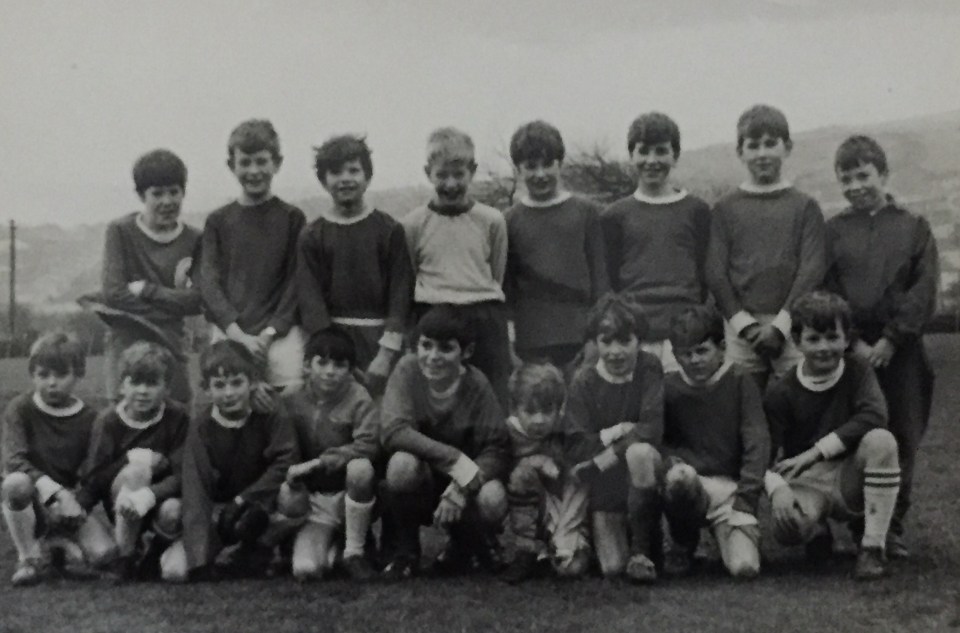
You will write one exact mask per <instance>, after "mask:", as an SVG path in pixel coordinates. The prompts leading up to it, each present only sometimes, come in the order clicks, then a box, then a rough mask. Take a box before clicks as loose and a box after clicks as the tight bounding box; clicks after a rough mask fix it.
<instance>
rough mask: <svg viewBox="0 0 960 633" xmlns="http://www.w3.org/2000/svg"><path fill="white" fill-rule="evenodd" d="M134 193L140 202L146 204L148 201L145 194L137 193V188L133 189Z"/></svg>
mask: <svg viewBox="0 0 960 633" xmlns="http://www.w3.org/2000/svg"><path fill="white" fill-rule="evenodd" d="M133 191H134V192H135V193H136V194H137V197H138V198H140V202H146V201H147V196H146V195H144V193H143V192H142V191H137V188H136V187H134V188H133Z"/></svg>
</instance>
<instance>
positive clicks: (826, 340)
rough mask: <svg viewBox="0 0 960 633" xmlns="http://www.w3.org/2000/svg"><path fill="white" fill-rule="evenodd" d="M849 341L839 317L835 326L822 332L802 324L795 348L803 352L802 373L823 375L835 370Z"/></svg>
mask: <svg viewBox="0 0 960 633" xmlns="http://www.w3.org/2000/svg"><path fill="white" fill-rule="evenodd" d="M849 343H850V339H849V338H848V336H847V333H846V332H845V331H844V329H843V325H842V324H841V323H840V321H839V319H838V320H837V324H836V327H834V328H832V329H829V330H826V331H824V332H821V331H820V330H816V329H814V328H812V327H810V326H808V325H804V326H803V329H802V330H801V331H800V337H799V339H798V340H797V349H798V350H800V353H801V354H803V361H804V364H803V368H804V373H806V374H807V375H810V376H824V375H827V374H829V373H830V372H832V371H834V370H836V368H837V367H838V366H839V365H840V361H841V360H842V359H843V354H844V352H846V350H847V346H848V345H849Z"/></svg>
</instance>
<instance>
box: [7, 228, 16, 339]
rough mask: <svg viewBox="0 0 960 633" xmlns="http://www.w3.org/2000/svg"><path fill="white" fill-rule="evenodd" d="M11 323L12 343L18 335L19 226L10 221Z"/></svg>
mask: <svg viewBox="0 0 960 633" xmlns="http://www.w3.org/2000/svg"><path fill="white" fill-rule="evenodd" d="M9 310H10V312H9V314H8V316H7V318H8V319H9V321H10V341H11V343H12V342H13V340H14V339H15V338H16V335H17V224H16V222H14V221H13V220H10V307H9Z"/></svg>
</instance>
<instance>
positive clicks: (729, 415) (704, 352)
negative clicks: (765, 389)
mask: <svg viewBox="0 0 960 633" xmlns="http://www.w3.org/2000/svg"><path fill="white" fill-rule="evenodd" d="M670 342H671V343H672V344H673V351H674V354H675V355H676V358H677V362H678V363H679V364H680V370H679V371H678V372H676V373H673V374H668V375H667V376H666V378H664V381H663V382H664V385H663V392H664V403H663V409H664V413H663V445H664V453H665V454H666V455H668V457H667V461H668V462H669V464H670V467H669V468H668V469H667V472H666V475H665V476H664V484H663V493H664V494H663V497H664V514H665V515H666V517H667V521H668V523H669V524H670V533H671V535H672V536H673V543H674V546H675V547H674V548H673V550H672V551H671V556H670V559H671V562H672V563H673V564H674V569H673V570H672V571H674V572H676V573H685V572H686V571H687V570H688V569H689V568H690V564H691V562H692V560H693V553H694V550H695V549H696V546H697V542H698V540H699V538H700V528H701V527H703V526H709V527H710V528H711V529H712V531H713V534H714V537H715V538H716V540H717V544H718V545H719V547H720V556H721V558H722V559H723V564H724V565H725V566H726V568H727V570H728V571H729V572H730V574H731V575H733V576H734V577H737V578H752V577H753V576H756V575H757V574H758V573H759V571H760V549H759V542H760V526H759V525H758V523H757V502H758V501H759V499H760V493H761V492H762V491H763V475H764V472H766V468H767V463H768V461H769V456H770V432H769V430H768V428H767V419H766V417H765V416H764V414H763V405H762V402H761V399H760V390H759V389H758V388H757V385H756V382H755V381H754V380H753V379H752V378H751V377H750V376H747V375H744V374H741V373H739V372H738V371H737V370H736V369H735V368H734V367H733V365H732V363H730V362H729V361H724V357H723V350H724V343H723V319H722V318H721V317H720V315H719V314H718V313H717V312H716V311H715V310H714V309H713V308H709V307H706V306H695V307H691V308H686V309H684V310H683V311H681V312H680V313H679V314H677V315H674V317H673V319H672V321H671V323H670Z"/></svg>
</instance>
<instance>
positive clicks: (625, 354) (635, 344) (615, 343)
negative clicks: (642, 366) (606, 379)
mask: <svg viewBox="0 0 960 633" xmlns="http://www.w3.org/2000/svg"><path fill="white" fill-rule="evenodd" d="M596 343H597V352H598V353H599V355H600V362H601V363H603V367H604V369H606V370H607V373H609V374H610V375H611V376H613V377H614V378H626V377H628V376H630V375H631V374H632V373H633V370H634V368H635V367H636V366H637V352H639V350H640V340H639V339H638V338H637V335H636V334H634V333H633V332H630V333H629V334H622V333H618V334H611V333H606V332H601V333H600V335H599V336H597V339H596Z"/></svg>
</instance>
